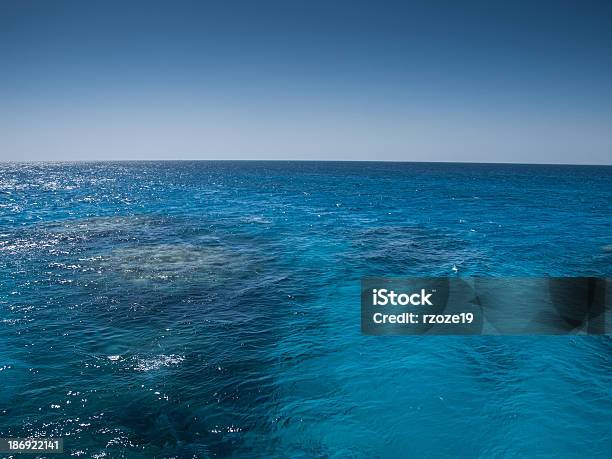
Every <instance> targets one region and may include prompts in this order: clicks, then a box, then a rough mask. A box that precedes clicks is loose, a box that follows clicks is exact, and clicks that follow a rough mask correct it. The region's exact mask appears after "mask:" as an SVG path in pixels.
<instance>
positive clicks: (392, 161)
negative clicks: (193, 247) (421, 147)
mask: <svg viewBox="0 0 612 459" xmlns="http://www.w3.org/2000/svg"><path fill="white" fill-rule="evenodd" d="M147 162H166V163H171V162H251V163H254V162H270V163H273V162H276V163H281V162H296V163H297V162H300V163H387V164H394V163H395V164H466V165H477V164H478V165H499V166H503V165H510V166H585V167H612V163H609V164H608V163H537V162H533V163H523V162H505V161H491V162H487V161H484V162H480V161H435V160H433V161H418V160H416V161H410V160H407V161H398V160H385V159H377V160H373V159H357V160H345V159H185V158H178V159H93V160H90V159H77V160H61V159H60V160H0V164H86V163H147Z"/></svg>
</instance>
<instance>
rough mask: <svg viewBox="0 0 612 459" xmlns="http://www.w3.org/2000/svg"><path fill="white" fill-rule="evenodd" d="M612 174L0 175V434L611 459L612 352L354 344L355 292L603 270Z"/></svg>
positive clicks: (30, 169) (445, 168)
mask: <svg viewBox="0 0 612 459" xmlns="http://www.w3.org/2000/svg"><path fill="white" fill-rule="evenodd" d="M611 203H612V168H611V167H578V166H527V165H484V164H482V165H479V164H425V163H421V164H412V163H351V162H346V163H340V162H329V163H322V162H135V163H128V162H125V163H75V164H16V163H15V164H12V163H9V164H2V165H0V436H1V437H30V436H43V437H62V438H63V439H64V450H65V451H66V455H73V456H75V457H104V456H106V457H111V458H114V457H127V458H149V457H181V458H182V457H228V456H229V457H232V456H234V457H483V458H489V457H529V456H530V457H550V456H557V457H576V458H583V457H610V456H611V445H612V437H611V431H612V430H611V427H612V344H611V341H610V338H609V337H607V336H586V337H578V336H573V337H572V336H561V337H417V336H387V337H384V336H364V335H362V334H361V333H360V290H359V283H360V279H361V278H362V277H364V276H386V277H392V276H452V277H455V276H549V275H550V276H553V275H554V276H566V275H567V276H571V275H578V276H587V275H593V276H610V275H611V274H612V253H610V250H609V247H610V244H612V207H611Z"/></svg>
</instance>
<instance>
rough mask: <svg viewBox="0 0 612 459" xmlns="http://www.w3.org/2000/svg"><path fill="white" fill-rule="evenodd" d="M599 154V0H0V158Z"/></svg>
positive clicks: (594, 158) (503, 158)
mask: <svg viewBox="0 0 612 459" xmlns="http://www.w3.org/2000/svg"><path fill="white" fill-rule="evenodd" d="M123 159H126V160H127V159H299V160H389V161H469V162H519V163H570V164H571V163H576V164H612V2H609V1H607V2H606V1H602V2H596V1H575V2H569V1H563V0H556V1H550V2H549V1H525V2H523V1H508V2H504V1H499V2H490V1H482V2H481V1H465V2H456V1H454V2H450V1H449V2H441V1H436V0H430V1H423V2H409V1H403V2H389V1H369V2H364V1H359V0H353V1H341V0H335V1H334V0H329V1H324V2H319V1H317V0H309V1H292V0H285V1H278V2H276V1H275V2H270V1H265V0H262V1H232V0H226V1H218V2H216V1H215V2H207V1H204V0H201V1H176V0H175V1H154V0H149V1H135V0H133V1H112V0H110V1H62V0H54V1H46V0H40V1H31V0H1V1H0V160H2V161H22V160H42V161H58V160H123Z"/></svg>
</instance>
